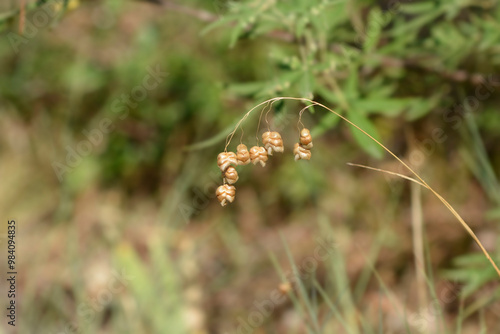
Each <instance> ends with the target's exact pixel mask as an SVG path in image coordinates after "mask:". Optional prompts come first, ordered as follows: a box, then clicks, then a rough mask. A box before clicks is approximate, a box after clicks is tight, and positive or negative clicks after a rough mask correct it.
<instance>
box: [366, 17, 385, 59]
mask: <svg viewBox="0 0 500 334" xmlns="http://www.w3.org/2000/svg"><path fill="white" fill-rule="evenodd" d="M385 21H386V18H385V17H384V16H383V15H382V12H381V11H380V9H378V8H377V9H374V10H372V11H371V12H370V15H369V16H368V25H367V28H366V31H365V39H364V42H363V50H364V52H365V53H367V54H370V53H372V51H373V50H374V49H375V47H376V46H377V44H378V41H379V39H380V33H381V32H382V28H383V27H384V26H385V25H386V24H387V22H385Z"/></svg>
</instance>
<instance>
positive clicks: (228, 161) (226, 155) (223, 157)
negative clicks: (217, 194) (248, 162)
mask: <svg viewBox="0 0 500 334" xmlns="http://www.w3.org/2000/svg"><path fill="white" fill-rule="evenodd" d="M237 164H238V160H237V157H236V153H234V152H222V153H219V155H218V156H217V165H218V166H219V168H220V170H221V171H223V172H224V171H225V170H226V169H227V168H228V167H229V166H230V165H234V166H236V165H237Z"/></svg>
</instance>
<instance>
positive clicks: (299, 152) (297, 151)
mask: <svg viewBox="0 0 500 334" xmlns="http://www.w3.org/2000/svg"><path fill="white" fill-rule="evenodd" d="M293 154H294V155H295V161H297V160H301V159H302V160H309V159H311V150H309V149H307V148H305V147H303V146H302V145H300V144H299V143H295V146H294V147H293Z"/></svg>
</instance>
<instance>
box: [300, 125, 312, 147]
mask: <svg viewBox="0 0 500 334" xmlns="http://www.w3.org/2000/svg"><path fill="white" fill-rule="evenodd" d="M300 144H302V146H304V148H307V149H311V148H312V147H313V143H312V137H311V132H309V129H306V128H303V129H302V131H300Z"/></svg>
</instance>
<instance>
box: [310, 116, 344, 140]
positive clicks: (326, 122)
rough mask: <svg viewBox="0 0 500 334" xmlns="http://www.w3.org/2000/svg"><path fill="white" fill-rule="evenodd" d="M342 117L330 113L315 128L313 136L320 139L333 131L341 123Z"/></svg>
mask: <svg viewBox="0 0 500 334" xmlns="http://www.w3.org/2000/svg"><path fill="white" fill-rule="evenodd" d="M339 120H340V117H338V116H337V115H335V114H333V113H331V112H329V113H328V114H326V115H324V116H323V117H322V118H321V120H320V121H319V122H318V123H317V124H316V125H315V126H314V127H313V129H312V131H311V135H312V136H313V137H314V138H318V137H319V136H321V135H323V134H324V133H325V132H326V131H328V130H330V129H333V128H334V127H335V126H336V125H337V124H338V123H339Z"/></svg>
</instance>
